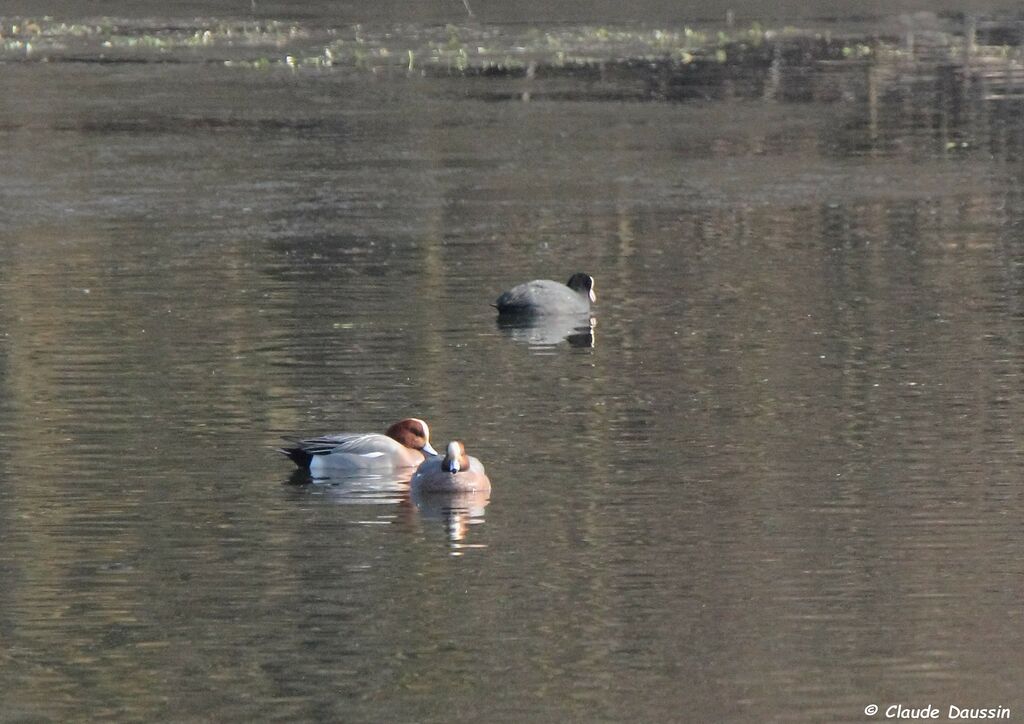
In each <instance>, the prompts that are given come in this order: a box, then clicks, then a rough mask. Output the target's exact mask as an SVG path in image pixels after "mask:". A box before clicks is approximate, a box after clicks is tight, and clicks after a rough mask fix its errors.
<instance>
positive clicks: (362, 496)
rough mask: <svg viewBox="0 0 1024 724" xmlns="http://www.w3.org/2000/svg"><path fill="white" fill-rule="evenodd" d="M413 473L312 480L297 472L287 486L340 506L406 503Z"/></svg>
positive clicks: (306, 474) (308, 476) (303, 471)
mask: <svg viewBox="0 0 1024 724" xmlns="http://www.w3.org/2000/svg"><path fill="white" fill-rule="evenodd" d="M411 477H412V471H409V472H407V473H403V474H398V475H395V474H389V475H366V474H364V475H337V476H327V477H319V476H318V477H313V476H312V475H310V474H309V472H308V471H306V470H296V471H295V472H293V473H292V474H291V477H289V478H288V481H287V484H288V485H292V486H295V487H297V488H301V490H302V492H303V493H304V494H308V495H316V496H319V497H320V498H321V499H323V500H325V501H329V502H332V503H338V504H342V505H367V504H396V503H398V504H401V503H407V501H408V495H409V479H410V478H411Z"/></svg>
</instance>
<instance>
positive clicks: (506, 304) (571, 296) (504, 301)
mask: <svg viewBox="0 0 1024 724" xmlns="http://www.w3.org/2000/svg"><path fill="white" fill-rule="evenodd" d="M596 301H597V297H596V296H595V295H594V277H592V276H590V275H589V274H584V273H582V272H577V273H575V274H573V275H572V276H571V277H569V281H568V282H566V283H565V284H559V283H558V282H553V281H551V280H550V279H534V280H533V281H532V282H524V283H523V284H519V285H517V286H514V287H512V288H511V289H509V290H508V291H507V292H502V293H501V296H499V297H498V299H497V300H496V301H495V302H494V305H493V306H494V307H496V308H497V309H498V314H500V315H522V316H542V315H555V314H576V315H583V314H590V304H591V302H596Z"/></svg>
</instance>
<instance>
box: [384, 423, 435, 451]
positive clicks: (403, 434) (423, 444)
mask: <svg viewBox="0 0 1024 724" xmlns="http://www.w3.org/2000/svg"><path fill="white" fill-rule="evenodd" d="M384 434H385V435H387V436H388V437H390V438H391V439H392V440H397V441H398V442H400V443H401V444H403V445H405V446H406V447H407V448H412V449H413V450H420V451H421V452H423V453H424V454H426V455H437V450H435V449H434V448H433V447H431V445H430V428H429V427H427V423H425V422H424V421H423V420H420V419H419V418H417V417H408V418H406V419H404V420H399V421H398V422H396V423H395V424H394V425H392V426H391V427H389V428H388V429H387V432H386V433H384Z"/></svg>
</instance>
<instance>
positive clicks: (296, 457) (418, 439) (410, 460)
mask: <svg viewBox="0 0 1024 724" xmlns="http://www.w3.org/2000/svg"><path fill="white" fill-rule="evenodd" d="M289 442H291V443H292V445H291V446H289V447H283V448H278V452H280V453H282V454H283V455H287V456H288V457H289V458H291V460H292V462H294V463H295V464H296V465H298V466H299V467H300V468H308V469H309V472H310V473H311V474H312V475H313V476H326V475H331V474H335V475H336V474H344V473H382V472H389V471H391V470H399V469H401V468H414V467H416V466H417V465H419V464H420V463H422V462H423V461H424V460H429V459H430V457H436V456H437V451H436V450H434V448H432V447H431V446H430V428H429V427H427V423H425V422H424V421H423V420H420V419H417V418H415V417H410V418H406V419H405V420H399V421H398V422H396V423H395V424H394V425H392V426H391V427H389V428H388V429H387V431H386V432H385V433H384V434H383V435H381V434H380V433H377V432H368V433H347V432H342V433H338V434H336V435H324V436H323V437H313V438H309V439H308V440H289Z"/></svg>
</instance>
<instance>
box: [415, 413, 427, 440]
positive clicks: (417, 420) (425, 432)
mask: <svg viewBox="0 0 1024 724" xmlns="http://www.w3.org/2000/svg"><path fill="white" fill-rule="evenodd" d="M412 419H413V420H415V421H416V422H418V423H419V424H421V425H423V437H425V438H426V439H428V440H429V439H430V428H429V427H428V426H427V423H425V422H424V421H423V420H421V419H420V418H418V417H414V418H412Z"/></svg>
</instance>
